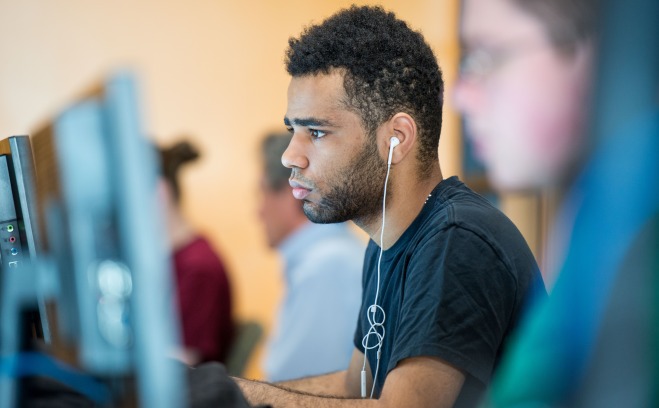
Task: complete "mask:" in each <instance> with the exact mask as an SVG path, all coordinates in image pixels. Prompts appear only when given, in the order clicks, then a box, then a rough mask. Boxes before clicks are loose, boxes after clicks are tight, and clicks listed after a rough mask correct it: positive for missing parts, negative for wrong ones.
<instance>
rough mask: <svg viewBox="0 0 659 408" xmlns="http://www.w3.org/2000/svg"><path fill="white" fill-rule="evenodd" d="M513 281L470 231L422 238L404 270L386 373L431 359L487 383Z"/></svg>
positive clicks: (454, 229) (506, 319) (510, 308)
mask: <svg viewBox="0 0 659 408" xmlns="http://www.w3.org/2000/svg"><path fill="white" fill-rule="evenodd" d="M515 287H516V285H515V279H514V277H513V275H512V274H511V272H510V271H508V270H507V268H506V267H505V265H504V263H503V262H502V261H501V260H500V258H499V257H498V256H497V254H496V251H495V250H494V249H493V248H492V246H491V245H490V244H488V243H487V242H486V241H485V240H484V239H483V238H481V237H480V236H478V235H477V234H475V233H474V232H472V231H470V230H468V229H465V228H462V227H458V226H451V227H448V228H447V229H446V230H443V231H441V232H439V233H437V234H436V235H435V236H433V237H431V238H429V239H428V240H425V241H424V243H422V244H421V246H420V247H418V248H417V249H416V251H415V256H414V257H412V259H411V260H410V263H409V267H408V269H407V277H406V279H405V286H404V288H403V304H402V308H401V315H400V318H399V320H398V327H397V328H396V329H395V330H396V333H397V336H396V340H395V344H394V347H393V350H394V351H393V354H392V356H391V360H390V361H389V367H388V369H387V371H389V370H391V369H393V368H395V367H396V365H397V364H398V362H399V361H401V360H403V359H405V358H410V357H418V356H433V357H437V358H440V359H442V360H444V361H446V362H448V363H449V364H451V365H453V366H455V367H457V368H459V369H460V370H462V371H464V372H465V373H467V374H469V375H471V376H472V377H475V378H476V379H478V380H480V381H481V382H482V383H484V384H486V383H487V382H488V378H489V377H490V375H491V372H492V369H493V367H494V364H495V360H496V357H497V352H498V349H499V347H500V344H501V341H502V338H503V336H504V334H505V333H506V331H507V329H508V322H509V320H510V316H511V314H512V311H513V308H514V304H515V299H514V297H515V296H516V294H515Z"/></svg>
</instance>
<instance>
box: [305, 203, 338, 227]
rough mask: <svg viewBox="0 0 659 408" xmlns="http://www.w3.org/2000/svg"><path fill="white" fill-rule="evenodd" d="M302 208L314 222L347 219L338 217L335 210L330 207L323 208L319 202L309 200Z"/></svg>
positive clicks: (333, 221) (323, 222)
mask: <svg viewBox="0 0 659 408" xmlns="http://www.w3.org/2000/svg"><path fill="white" fill-rule="evenodd" d="M302 210H303V211H304V215H306V216H307V218H308V219H309V221H311V222H313V223H314V224H333V223H337V222H343V221H346V220H341V219H339V217H337V216H336V214H334V212H333V211H331V210H330V209H327V208H322V207H320V206H318V204H315V203H312V202H309V201H305V202H304V205H303V206H302Z"/></svg>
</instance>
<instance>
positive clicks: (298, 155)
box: [281, 134, 309, 169]
mask: <svg viewBox="0 0 659 408" xmlns="http://www.w3.org/2000/svg"><path fill="white" fill-rule="evenodd" d="M281 163H282V164H283V165H284V166H285V167H287V168H289V169H293V168H300V169H304V168H306V167H307V166H308V165H309V159H308V158H307V156H306V155H305V153H304V141H303V137H302V136H301V135H296V134H293V137H292V138H291V141H290V143H289V144H288V147H287V148H286V150H284V154H282V156H281Z"/></svg>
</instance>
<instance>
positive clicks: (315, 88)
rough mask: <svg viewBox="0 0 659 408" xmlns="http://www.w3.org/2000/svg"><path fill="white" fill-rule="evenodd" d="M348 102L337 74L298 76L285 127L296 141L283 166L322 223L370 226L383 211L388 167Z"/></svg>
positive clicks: (297, 193)
mask: <svg viewBox="0 0 659 408" xmlns="http://www.w3.org/2000/svg"><path fill="white" fill-rule="evenodd" d="M344 98H345V91H344V89H343V75H342V74H339V73H336V72H334V73H331V74H327V75H313V76H312V75H307V76H302V77H294V78H293V79H291V83H290V85H289V87H288V109H287V112H286V118H285V119H284V122H285V124H286V126H287V127H288V129H289V130H290V131H291V132H292V133H293V138H292V140H291V143H290V145H289V146H288V149H286V151H285V152H284V155H283V156H282V162H283V164H284V166H286V167H288V168H290V169H292V174H291V185H292V186H293V195H294V196H295V198H297V199H299V200H303V201H304V213H305V214H306V216H307V217H308V218H309V219H310V220H311V221H313V222H316V223H332V222H343V221H347V220H353V221H355V222H356V223H358V224H362V223H370V222H371V221H372V220H373V219H374V218H376V217H377V216H378V215H379V212H380V206H381V199H382V189H383V187H384V176H385V173H386V163H385V161H384V159H383V158H382V157H380V155H379V154H378V150H377V145H376V142H375V140H373V139H374V138H371V137H369V136H368V135H367V133H366V131H365V130H364V128H363V126H362V123H361V121H360V117H359V115H358V114H356V113H355V112H353V111H350V110H348V109H347V108H346V107H345V105H344V104H343V102H342V101H343V100H344Z"/></svg>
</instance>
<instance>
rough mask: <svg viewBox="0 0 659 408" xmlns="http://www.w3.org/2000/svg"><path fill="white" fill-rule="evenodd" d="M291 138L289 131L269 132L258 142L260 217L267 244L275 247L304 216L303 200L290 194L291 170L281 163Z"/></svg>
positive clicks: (301, 221) (300, 223)
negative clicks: (259, 150) (259, 158)
mask: <svg viewBox="0 0 659 408" xmlns="http://www.w3.org/2000/svg"><path fill="white" fill-rule="evenodd" d="M290 141H291V135H290V134H289V133H274V134H270V135H268V136H266V137H265V139H263V142H261V152H260V153H261V163H262V172H261V180H260V182H259V189H260V193H261V201H260V203H259V217H260V218H261V221H262V222H263V226H264V228H265V234H266V239H267V240H268V245H269V246H270V247H273V248H274V247H277V246H278V245H279V244H281V242H282V241H283V240H284V239H286V237H288V236H289V235H290V234H291V233H292V232H294V231H295V230H296V229H297V228H299V227H300V225H302V224H304V223H305V222H306V221H307V219H306V217H305V216H304V213H303V212H302V203H301V202H299V201H297V200H296V199H295V197H293V194H291V187H290V186H289V184H288V178H289V176H290V174H291V171H290V170H289V169H287V168H286V167H284V166H283V165H282V164H281V155H282V154H283V153H284V150H286V147H287V146H288V143H289V142H290Z"/></svg>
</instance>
